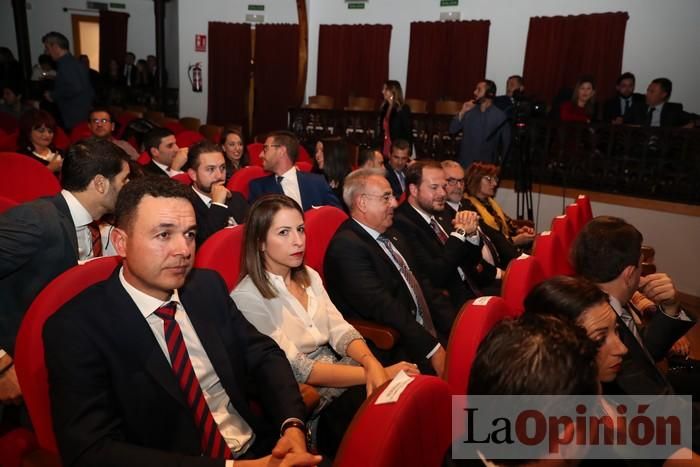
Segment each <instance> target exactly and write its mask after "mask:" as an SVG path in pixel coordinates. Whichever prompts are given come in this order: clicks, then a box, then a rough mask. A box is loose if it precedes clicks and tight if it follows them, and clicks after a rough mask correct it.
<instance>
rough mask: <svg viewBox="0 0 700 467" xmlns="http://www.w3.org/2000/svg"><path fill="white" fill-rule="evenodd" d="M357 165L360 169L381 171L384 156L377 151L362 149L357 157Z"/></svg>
mask: <svg viewBox="0 0 700 467" xmlns="http://www.w3.org/2000/svg"><path fill="white" fill-rule="evenodd" d="M357 165H358V168H360V169H383V168H384V156H383V155H382V153H381V151H380V150H378V149H372V148H367V149H363V150H361V151H360V155H359V156H358V157H357Z"/></svg>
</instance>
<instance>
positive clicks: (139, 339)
mask: <svg viewBox="0 0 700 467" xmlns="http://www.w3.org/2000/svg"><path fill="white" fill-rule="evenodd" d="M178 292H179V296H180V300H181V302H182V303H183V305H184V307H185V309H186V310H187V314H188V316H189V318H190V321H191V322H192V325H193V327H194V329H195V331H196V332H197V335H198V336H199V339H200V341H201V343H202V345H203V346H204V350H205V351H206V353H207V355H208V356H209V359H210V361H211V363H212V365H213V367H214V370H215V371H216V373H217V375H218V376H219V379H220V380H221V384H222V386H223V388H224V389H225V390H226V393H227V394H228V396H229V397H230V399H231V404H232V405H233V407H234V408H235V409H236V411H237V412H238V413H239V414H240V416H241V417H242V418H243V419H245V420H246V422H248V424H249V425H250V426H251V428H252V429H253V432H254V433H255V434H256V438H257V439H256V444H257V442H258V441H260V435H261V433H263V432H264V428H263V426H262V421H261V420H260V419H259V418H258V417H256V416H255V414H254V413H253V412H252V411H251V408H250V406H249V399H248V397H247V394H248V393H252V392H249V391H255V397H256V399H257V400H259V401H260V403H261V405H262V407H264V408H265V413H266V415H267V416H268V419H269V421H270V423H271V424H272V426H273V427H275V429H276V430H279V427H280V426H281V424H282V422H283V421H284V420H286V419H287V418H289V417H296V418H300V419H303V418H304V405H303V402H302V400H301V396H300V395H299V389H298V386H297V384H296V382H295V380H294V376H293V375H292V371H291V368H290V367H289V363H288V362H287V358H286V357H285V355H284V353H283V352H282V351H281V350H280V348H279V347H278V346H277V344H275V342H274V341H273V340H272V339H270V338H269V337H267V336H264V335H262V334H260V333H259V332H258V331H257V330H256V329H255V328H254V327H253V326H252V325H251V324H250V323H249V322H248V321H246V319H245V318H244V317H243V315H242V314H241V313H240V311H238V309H237V308H236V305H235V304H234V303H233V301H232V300H231V299H230V298H229V296H228V292H227V290H226V286H225V285H224V282H223V280H222V279H221V278H220V277H219V276H218V274H216V273H215V272H213V271H208V270H193V271H192V272H191V273H190V276H189V277H188V279H187V282H186V283H185V285H184V287H182V288H181V289H179V291H178ZM43 337H44V345H45V349H46V367H47V369H48V374H49V386H50V396H51V410H52V414H53V422H54V431H55V433H56V440H57V442H58V447H59V451H60V454H61V458H62V461H63V464H64V465H79V466H124V465H129V466H131V467H139V466H144V467H145V466H153V465H160V466H215V465H216V466H219V467H221V466H223V461H222V460H213V459H209V458H207V457H202V456H200V452H201V448H200V436H199V433H198V431H197V428H196V426H195V424H194V421H193V417H192V413H191V410H190V408H189V407H188V406H187V402H186V401H185V398H184V395H183V393H182V391H181V390H180V387H179V385H178V382H177V379H176V377H175V375H174V373H173V371H172V369H171V367H170V365H169V363H168V360H167V359H166V357H165V355H164V354H163V351H162V350H161V348H160V347H159V345H158V342H157V341H156V339H155V336H154V335H153V332H152V331H151V328H150V327H149V325H148V322H147V321H146V320H145V319H144V317H143V315H142V314H141V312H140V311H139V309H138V308H137V307H136V305H135V304H134V302H133V300H132V299H131V297H130V296H129V295H128V293H127V292H126V290H125V289H124V287H123V286H122V285H121V282H120V281H119V270H117V271H115V273H114V274H113V275H112V276H111V277H110V278H109V279H107V280H106V281H103V282H100V283H98V284H96V285H94V286H92V287H90V288H88V289H86V290H85V291H84V292H83V293H81V294H80V295H78V296H77V297H75V298H74V299H73V300H71V301H70V302H68V303H67V304H66V305H65V306H64V307H63V308H62V309H60V310H59V311H58V312H57V313H56V314H54V315H53V316H52V317H51V318H49V319H48V320H47V322H46V324H45V326H44V332H43Z"/></svg>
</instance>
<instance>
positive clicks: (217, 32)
mask: <svg viewBox="0 0 700 467" xmlns="http://www.w3.org/2000/svg"><path fill="white" fill-rule="evenodd" d="M208 68H209V70H208V75H209V79H208V83H209V87H208V90H209V91H208V93H209V106H208V108H209V110H208V113H207V122H208V123H212V124H215V125H225V124H230V123H235V124H240V125H243V127H244V128H247V126H248V89H249V83H250V72H251V65H250V25H249V24H232V23H219V22H210V23H209V67H208Z"/></svg>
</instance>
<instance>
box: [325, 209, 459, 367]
mask: <svg viewBox="0 0 700 467" xmlns="http://www.w3.org/2000/svg"><path fill="white" fill-rule="evenodd" d="M385 235H387V236H388V237H389V238H390V239H391V241H392V243H393V244H394V246H395V247H396V249H397V250H399V252H400V253H401V255H402V256H403V257H404V258H405V259H406V262H407V263H408V265H409V267H410V268H411V271H413V273H414V275H415V276H416V279H417V280H418V281H419V282H420V284H421V288H422V290H423V295H424V296H425V299H426V301H427V302H428V306H429V307H430V313H431V316H432V319H433V323H434V324H435V327H436V329H437V331H438V338H439V339H440V340H442V341H443V342H446V341H447V337H448V336H449V332H450V329H451V326H452V321H453V320H454V318H455V311H454V308H453V307H452V306H451V305H450V303H449V301H448V300H447V299H446V297H445V296H444V295H442V294H441V293H440V291H438V290H437V289H435V288H433V286H432V284H431V283H430V281H429V280H427V279H426V278H425V277H424V276H423V275H421V274H420V271H419V270H418V269H416V268H415V267H414V266H415V264H416V263H415V261H414V259H413V256H412V254H411V251H410V249H409V247H408V245H407V244H406V242H405V241H404V240H403V239H402V238H401V236H400V234H399V233H398V232H396V231H394V230H392V229H389V230H388V231H387V232H386V233H385ZM324 271H325V277H326V285H327V290H328V294H329V296H330V297H331V300H332V301H333V303H334V304H335V305H336V307H338V310H340V312H341V313H342V314H343V316H344V317H345V318H346V319H365V320H368V321H373V322H376V323H379V324H383V325H386V326H390V327H392V328H394V329H395V330H396V331H397V332H398V334H399V342H398V344H397V346H396V348H395V349H393V352H392V354H391V355H387V356H386V357H384V358H382V357H383V356H382V355H379V357H380V358H382V359H383V360H384V363H385V364H389V363H390V362H391V360H392V359H394V358H405V357H403V355H407V356H408V358H410V359H411V360H412V361H414V362H416V363H418V364H425V363H426V360H425V357H426V355H427V354H428V353H429V352H430V351H431V350H432V349H433V348H434V347H435V346H436V345H437V343H438V339H436V338H435V337H433V336H432V335H431V334H430V333H429V332H428V331H427V330H426V329H425V328H424V327H423V326H422V325H420V324H419V323H418V322H417V321H416V305H415V302H414V300H413V297H412V295H411V292H410V291H409V289H408V287H407V286H406V283H405V282H404V280H403V277H402V276H401V273H400V272H399V271H398V269H397V268H396V266H394V263H393V262H392V261H391V259H390V258H389V257H388V256H387V254H386V253H384V250H383V249H382V248H381V247H380V246H379V245H378V244H377V242H376V240H374V239H373V238H372V236H371V235H370V234H368V233H367V231H366V230H365V229H364V228H363V227H362V226H361V225H359V224H358V223H357V222H356V221H354V220H353V219H348V220H346V221H345V222H344V223H343V224H342V225H341V226H340V228H339V229H338V231H337V232H336V234H335V235H334V236H333V239H332V240H331V242H330V244H329V246H328V249H327V250H326V258H325V262H324ZM392 363H396V361H395V360H394V361H393V362H392Z"/></svg>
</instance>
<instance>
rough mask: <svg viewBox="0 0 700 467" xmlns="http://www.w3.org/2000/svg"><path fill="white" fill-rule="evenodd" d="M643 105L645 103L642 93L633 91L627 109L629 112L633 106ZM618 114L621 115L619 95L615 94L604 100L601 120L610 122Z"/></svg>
mask: <svg viewBox="0 0 700 467" xmlns="http://www.w3.org/2000/svg"><path fill="white" fill-rule="evenodd" d="M644 105H646V99H645V97H644V95H643V94H639V93H637V92H635V93H634V94H632V102H631V105H630V108H629V110H628V111H629V112H631V111H633V108H636V107H638V106H644ZM619 116H621V113H620V96H619V95H617V94H615V96H613V97H611V98H610V99H608V100H607V101H605V105H604V106H603V120H604V121H606V122H610V121H612V120H613V119H615V118H617V117H619ZM625 117H626V118H629V116H625Z"/></svg>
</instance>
